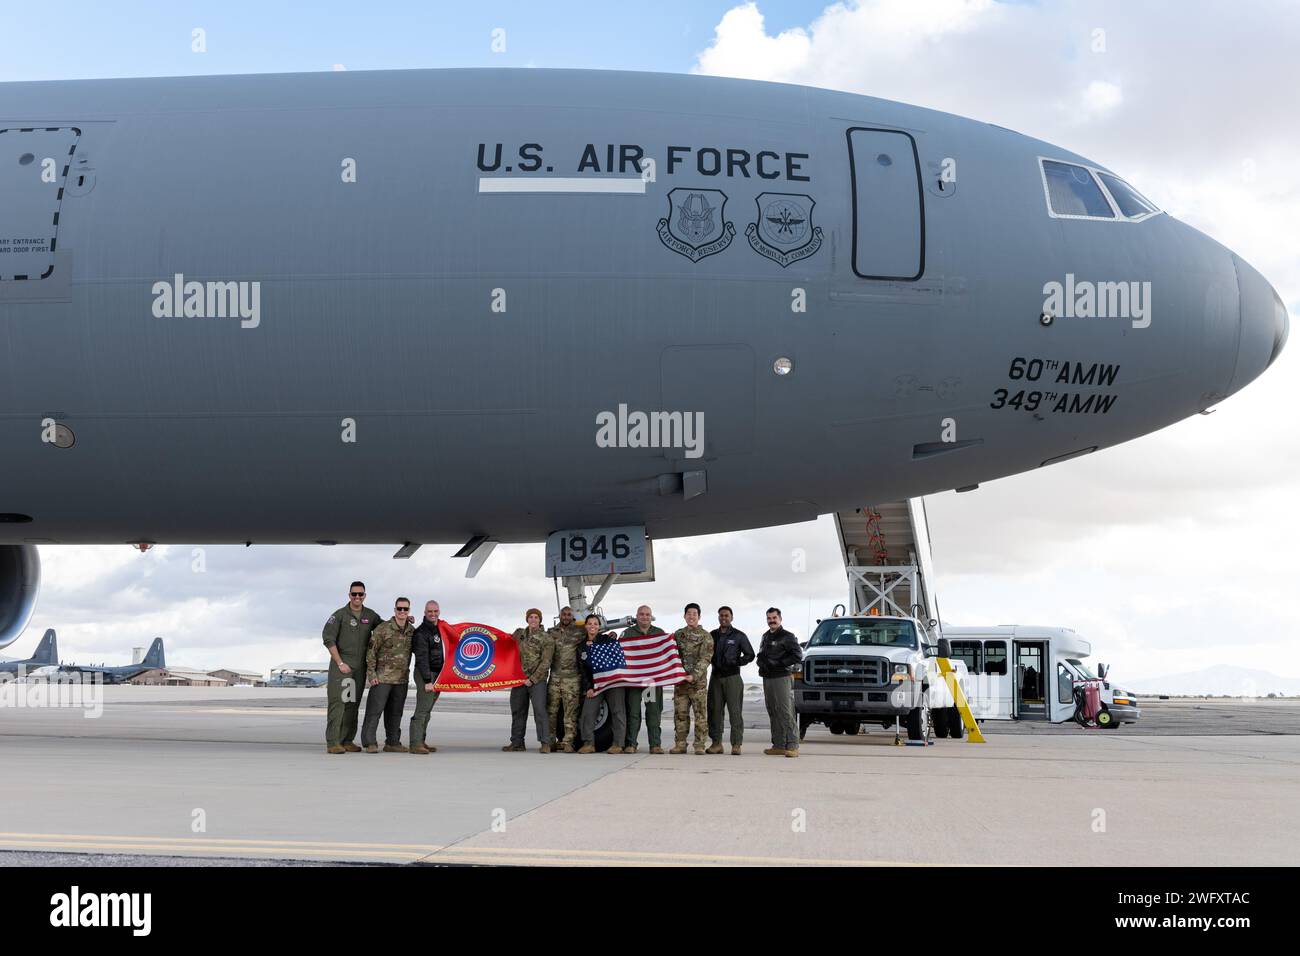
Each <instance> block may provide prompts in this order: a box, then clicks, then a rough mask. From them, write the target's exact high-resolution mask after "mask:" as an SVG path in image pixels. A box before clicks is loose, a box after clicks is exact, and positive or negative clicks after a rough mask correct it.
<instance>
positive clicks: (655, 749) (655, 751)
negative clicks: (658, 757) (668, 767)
mask: <svg viewBox="0 0 1300 956" xmlns="http://www.w3.org/2000/svg"><path fill="white" fill-rule="evenodd" d="M650 752H651V753H652V754H661V753H663V752H664V748H663V747H660V746H659V745H658V744H656V745H655V746H653V747H651V748H650Z"/></svg>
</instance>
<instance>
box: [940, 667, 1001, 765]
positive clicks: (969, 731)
mask: <svg viewBox="0 0 1300 956" xmlns="http://www.w3.org/2000/svg"><path fill="white" fill-rule="evenodd" d="M936 659H937V660H938V661H939V673H941V674H942V675H943V679H944V680H945V681H947V682H948V689H949V690H950V691H952V699H953V701H954V702H955V703H956V704H957V712H958V713H959V714H961V722H962V723H963V724H965V725H966V740H967V742H969V743H972V744H983V743H988V741H987V740H985V739H984V735H983V734H982V733H980V728H979V724H977V723H975V716H974V715H973V714H972V713H971V712H970V703H969V702H968V701H967V700H966V695H965V694H964V693H963V692H962V689H961V684H959V683H958V682H957V675H956V674H955V673H953V669H952V665H951V664H950V663H948V658H946V657H940V658H936Z"/></svg>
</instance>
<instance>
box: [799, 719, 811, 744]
mask: <svg viewBox="0 0 1300 956" xmlns="http://www.w3.org/2000/svg"><path fill="white" fill-rule="evenodd" d="M812 722H813V720H812V718H811V717H807V716H805V715H804V714H800V715H799V739H800V740H803V738H804V735H805V734H807V733H808V728H809V727H811V726H812Z"/></svg>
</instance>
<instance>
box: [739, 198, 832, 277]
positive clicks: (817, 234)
mask: <svg viewBox="0 0 1300 956" xmlns="http://www.w3.org/2000/svg"><path fill="white" fill-rule="evenodd" d="M754 202H755V204H757V206H758V221H757V222H751V223H750V224H749V225H748V226H746V227H745V238H747V239H748V240H749V245H750V247H751V248H752V249H753V250H754V251H755V252H757V253H758V254H759V255H760V256H763V257H765V258H768V259H771V260H772V261H773V262H775V263H777V264H778V265H779V266H780V267H781V268H782V269H784V268H785V267H786V266H788V265H789V264H790V263H792V262H798V261H799V260H801V259H807V258H808V257H809V256H811V255H815V254H816V252H817V250H818V249H820V248H821V247H822V229H821V226H814V225H813V223H812V212H813V206H815V205H817V203H816V201H815V200H813V198H812V197H811V196H805V195H803V194H802V193H759V194H758V198H757V199H755V200H754Z"/></svg>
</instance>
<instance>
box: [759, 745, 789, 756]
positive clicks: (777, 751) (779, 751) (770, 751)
mask: <svg viewBox="0 0 1300 956" xmlns="http://www.w3.org/2000/svg"><path fill="white" fill-rule="evenodd" d="M763 756H765V757H784V756H785V748H784V747H768V748H767V749H766V750H764V751H763Z"/></svg>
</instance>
